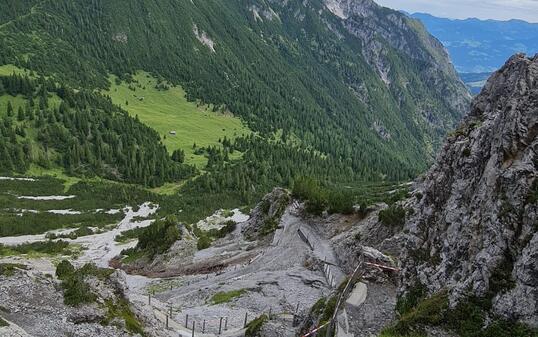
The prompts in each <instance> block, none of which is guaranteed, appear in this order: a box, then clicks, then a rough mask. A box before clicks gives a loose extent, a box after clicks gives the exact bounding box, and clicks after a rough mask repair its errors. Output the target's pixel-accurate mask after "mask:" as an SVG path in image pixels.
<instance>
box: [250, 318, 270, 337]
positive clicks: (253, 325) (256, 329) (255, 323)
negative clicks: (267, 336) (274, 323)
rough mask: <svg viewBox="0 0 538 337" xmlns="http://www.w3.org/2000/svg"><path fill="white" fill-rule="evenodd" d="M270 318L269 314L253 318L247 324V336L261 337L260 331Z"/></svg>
mask: <svg viewBox="0 0 538 337" xmlns="http://www.w3.org/2000/svg"><path fill="white" fill-rule="evenodd" d="M268 320H269V317H268V316H267V315H261V316H260V317H258V318H256V319H254V320H252V321H251V322H250V323H248V324H247V330H246V331H245V337H260V336H261V335H260V333H261V330H262V327H263V325H264V324H265V323H266V322H267V321H268Z"/></svg>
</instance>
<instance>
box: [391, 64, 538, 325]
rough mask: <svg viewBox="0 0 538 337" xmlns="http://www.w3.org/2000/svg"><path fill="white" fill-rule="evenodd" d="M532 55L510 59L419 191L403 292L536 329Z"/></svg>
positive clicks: (537, 90)
mask: <svg viewBox="0 0 538 337" xmlns="http://www.w3.org/2000/svg"><path fill="white" fill-rule="evenodd" d="M537 135H538V55H537V56H534V57H533V58H528V57H526V56H524V55H516V56H513V57H512V58H511V59H510V60H509V61H508V62H507V63H506V65H505V66H504V67H503V68H502V69H500V70H499V71H498V72H497V73H495V74H494V75H493V76H492V77H491V78H490V80H489V81H488V83H487V84H486V86H485V88H484V90H483V91H482V93H481V94H480V95H479V96H478V97H477V98H476V99H475V100H474V102H473V104H472V107H471V112H470V114H469V115H468V116H467V117H466V118H465V120H464V121H463V123H462V124H461V126H460V127H459V128H458V130H456V131H455V132H454V134H453V135H451V136H450V137H449V138H448V140H447V141H446V144H445V145H444V147H443V149H442V151H441V152H440V154H439V156H438V159H437V162H436V164H435V165H434V166H433V167H432V168H431V170H430V171H429V172H428V173H427V175H426V176H425V178H424V180H423V181H422V183H421V184H420V186H419V187H418V189H419V191H420V193H421V194H422V195H423V197H422V198H421V199H420V200H414V202H413V204H412V205H411V206H412V207H413V208H414V211H415V212H414V216H412V217H411V218H410V219H409V220H408V221H407V224H406V226H405V230H404V232H405V233H408V241H407V244H406V247H405V249H404V252H403V254H402V256H401V261H402V263H403V266H404V269H403V271H402V276H401V289H400V291H401V292H406V291H408V290H409V289H410V288H412V287H414V286H416V285H417V284H418V283H421V284H423V285H425V286H427V287H428V288H429V290H430V292H436V291H439V290H441V289H442V288H448V290H449V299H450V303H451V305H454V304H456V303H458V302H459V301H460V300H462V299H463V298H465V297H467V296H488V297H491V298H492V301H493V310H494V313H496V314H500V315H502V316H503V317H505V318H508V319H515V320H519V321H521V322H524V323H528V324H530V325H532V326H538V305H537V304H538V216H537V213H538V204H537V200H538V190H537V187H538V180H537V175H538V156H537V151H538V139H537V137H536V136H537Z"/></svg>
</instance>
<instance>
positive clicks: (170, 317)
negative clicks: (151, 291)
mask: <svg viewBox="0 0 538 337" xmlns="http://www.w3.org/2000/svg"><path fill="white" fill-rule="evenodd" d="M170 318H172V304H170Z"/></svg>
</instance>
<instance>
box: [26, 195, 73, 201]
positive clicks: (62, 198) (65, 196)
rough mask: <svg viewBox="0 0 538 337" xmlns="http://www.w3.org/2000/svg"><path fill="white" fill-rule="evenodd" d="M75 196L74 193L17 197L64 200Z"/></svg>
mask: <svg viewBox="0 0 538 337" xmlns="http://www.w3.org/2000/svg"><path fill="white" fill-rule="evenodd" d="M74 198H76V195H49V196H40V197H34V196H20V197H18V199H27V200H66V199H74Z"/></svg>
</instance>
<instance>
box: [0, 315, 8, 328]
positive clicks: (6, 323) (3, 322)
mask: <svg viewBox="0 0 538 337" xmlns="http://www.w3.org/2000/svg"><path fill="white" fill-rule="evenodd" d="M2 326H9V324H8V322H6V321H4V320H3V319H2V317H0V327H2Z"/></svg>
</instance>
